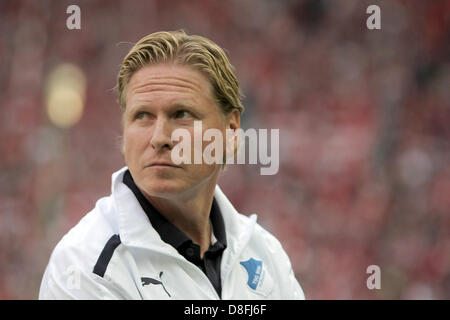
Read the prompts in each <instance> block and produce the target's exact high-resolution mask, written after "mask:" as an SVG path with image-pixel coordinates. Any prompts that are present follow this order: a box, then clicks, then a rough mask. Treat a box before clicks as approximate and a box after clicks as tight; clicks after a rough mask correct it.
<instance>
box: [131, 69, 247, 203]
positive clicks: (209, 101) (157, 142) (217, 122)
mask: <svg viewBox="0 0 450 320" xmlns="http://www.w3.org/2000/svg"><path fill="white" fill-rule="evenodd" d="M123 117H124V119H123V124H124V132H123V133H124V148H123V152H124V155H125V162H126V164H127V166H128V168H129V170H130V172H131V175H132V176H133V178H134V181H135V183H136V185H137V186H138V187H139V188H140V189H141V191H143V193H144V194H146V195H150V196H155V197H164V198H170V197H174V196H177V195H185V196H187V197H189V196H190V195H191V194H195V192H196V191H200V190H202V187H206V186H215V184H216V183H217V178H218V175H219V172H220V165H219V164H212V165H207V164H205V163H203V162H204V161H202V164H193V161H192V162H191V163H192V164H181V165H179V166H175V165H173V162H172V161H171V154H170V153H171V150H172V149H173V147H174V145H175V144H176V143H177V142H172V141H171V135H172V132H173V131H174V130H175V129H178V128H183V129H186V130H188V131H189V132H190V135H191V150H192V151H191V152H192V153H193V150H194V143H193V139H194V121H202V131H203V132H204V131H205V130H207V129H209V128H216V129H219V130H220V131H221V132H222V134H223V135H222V137H224V139H223V140H224V143H225V130H226V129H227V128H232V129H236V128H238V126H239V112H237V111H236V112H232V113H231V114H230V115H228V116H226V115H224V114H223V112H222V111H221V110H220V108H219V106H218V105H217V104H216V103H215V102H214V99H213V93H212V88H211V84H210V83H209V81H208V80H207V78H206V77H205V76H204V75H203V74H201V73H200V72H199V71H197V70H195V69H193V68H192V67H189V66H182V65H175V64H158V65H150V66H145V67H143V68H141V69H140V70H138V71H137V72H136V73H135V74H134V75H133V76H132V77H131V79H130V82H129V83H128V86H127V88H126V110H125V113H124V115H123ZM203 132H202V136H203ZM208 143H209V142H203V149H204V148H205V146H206V145H208ZM191 159H192V157H191Z"/></svg>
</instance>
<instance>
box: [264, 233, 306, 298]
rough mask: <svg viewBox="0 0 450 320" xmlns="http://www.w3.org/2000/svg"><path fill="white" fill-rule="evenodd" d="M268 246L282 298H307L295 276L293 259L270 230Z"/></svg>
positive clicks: (266, 236)
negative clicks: (291, 259) (290, 258)
mask: <svg viewBox="0 0 450 320" xmlns="http://www.w3.org/2000/svg"><path fill="white" fill-rule="evenodd" d="M265 238H266V241H267V242H266V243H267V244H268V245H267V248H266V249H268V250H269V253H270V255H271V256H272V257H273V259H272V263H273V264H274V266H275V268H276V271H277V272H276V273H277V276H278V278H277V284H278V286H279V289H280V299H282V300H305V294H304V293H303V289H302V287H301V286H300V284H299V282H298V281H297V279H296V278H295V274H294V270H293V269H292V265H291V261H290V260H289V257H288V255H287V253H286V252H285V251H284V249H283V247H282V245H281V243H280V241H278V239H277V238H275V237H274V236H273V235H272V234H270V233H269V232H265Z"/></svg>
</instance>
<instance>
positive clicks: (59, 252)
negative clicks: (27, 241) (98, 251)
mask: <svg viewBox="0 0 450 320" xmlns="http://www.w3.org/2000/svg"><path fill="white" fill-rule="evenodd" d="M86 265H89V264H87V263H86V261H83V260H82V259H80V258H79V255H78V254H73V252H71V250H70V249H69V248H62V246H57V247H56V248H55V250H54V252H53V253H52V256H51V257H50V261H49V263H48V265H47V268H46V270H45V273H44V276H43V278H42V282H41V287H40V290H39V299H40V300H72V299H74V300H98V299H105V300H106V299H114V300H115V299H124V298H125V297H122V296H121V295H120V294H118V292H117V290H114V288H113V287H111V285H110V284H109V283H108V282H107V281H106V280H104V279H103V278H101V277H99V276H97V275H96V274H94V273H93V272H92V270H89V268H88V267H86Z"/></svg>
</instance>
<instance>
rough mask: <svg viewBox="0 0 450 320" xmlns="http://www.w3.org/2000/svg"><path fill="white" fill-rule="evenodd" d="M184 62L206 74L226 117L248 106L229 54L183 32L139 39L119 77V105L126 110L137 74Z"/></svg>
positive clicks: (214, 45)
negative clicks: (129, 86) (148, 67)
mask: <svg viewBox="0 0 450 320" xmlns="http://www.w3.org/2000/svg"><path fill="white" fill-rule="evenodd" d="M159 63H180V64H183V65H189V66H192V67H194V68H195V69H196V70H198V71H200V72H202V73H203V74H204V75H205V76H206V77H207V78H208V79H209V81H210V83H211V85H212V88H213V92H214V97H215V99H216V101H217V103H218V105H219V106H220V107H221V109H222V111H223V112H224V113H225V114H228V113H229V112H231V111H232V110H233V109H238V110H239V112H240V113H241V114H242V112H244V106H243V105H242V102H241V99H242V94H241V92H240V89H239V83H238V80H237V78H236V76H235V75H234V72H233V69H234V68H233V66H232V65H231V63H230V61H229V60H228V58H227V56H226V54H225V52H224V51H223V50H222V49H221V48H220V47H219V46H218V45H217V44H215V43H214V42H212V41H211V40H209V39H207V38H204V37H201V36H197V35H188V34H186V33H185V32H184V31H183V30H178V31H162V32H155V33H152V34H149V35H148V36H145V37H144V38H142V39H141V40H139V41H138V42H137V43H136V44H135V45H134V46H133V48H131V50H130V51H129V52H128V54H127V55H126V56H125V58H124V59H123V61H122V65H121V66H120V71H119V75H118V77H117V86H118V91H119V104H120V107H121V109H122V111H125V108H126V94H125V93H126V86H127V84H128V83H129V81H130V79H131V77H132V76H133V74H134V73H135V72H136V71H138V70H139V69H140V68H142V67H144V66H146V65H152V64H159Z"/></svg>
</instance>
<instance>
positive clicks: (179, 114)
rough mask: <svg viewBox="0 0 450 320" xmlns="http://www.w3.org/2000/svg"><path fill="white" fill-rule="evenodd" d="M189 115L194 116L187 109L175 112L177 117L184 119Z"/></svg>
mask: <svg viewBox="0 0 450 320" xmlns="http://www.w3.org/2000/svg"><path fill="white" fill-rule="evenodd" d="M189 117H192V114H191V113H190V112H189V111H186V110H180V111H177V112H176V113H175V118H177V119H184V118H189Z"/></svg>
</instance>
